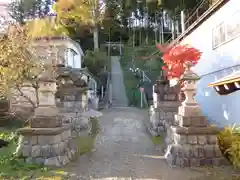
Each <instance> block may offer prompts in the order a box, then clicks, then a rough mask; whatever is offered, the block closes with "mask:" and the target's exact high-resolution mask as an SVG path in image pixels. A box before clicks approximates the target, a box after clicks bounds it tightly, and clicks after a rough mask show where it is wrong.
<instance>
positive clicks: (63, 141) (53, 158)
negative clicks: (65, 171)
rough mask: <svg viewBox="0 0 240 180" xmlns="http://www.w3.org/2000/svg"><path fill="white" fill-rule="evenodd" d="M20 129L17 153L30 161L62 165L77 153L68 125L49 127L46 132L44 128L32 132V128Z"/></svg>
mask: <svg viewBox="0 0 240 180" xmlns="http://www.w3.org/2000/svg"><path fill="white" fill-rule="evenodd" d="M20 131H21V134H22V136H21V137H20V141H19V144H18V148H17V155H18V156H21V157H24V158H26V161H27V162H29V163H36V164H40V165H45V166H57V167H61V166H64V165H66V164H67V163H68V162H69V161H71V160H72V159H73V158H74V157H75V155H76V152H77V147H76V145H75V143H74V139H72V138H71V131H70V129H69V128H68V127H65V128H58V129H56V128H54V129H52V131H51V129H47V130H46V132H44V131H45V130H44V129H41V130H36V131H35V132H32V129H30V128H29V129H24V130H20ZM40 131H41V132H40ZM23 135H24V136H23Z"/></svg>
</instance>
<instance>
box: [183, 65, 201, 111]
mask: <svg viewBox="0 0 240 180" xmlns="http://www.w3.org/2000/svg"><path fill="white" fill-rule="evenodd" d="M185 66H186V71H185V72H184V74H183V75H182V77H181V81H182V82H183V88H182V91H183V93H184V95H185V100H184V101H183V102H182V106H181V112H182V113H183V115H185V113H188V114H189V115H201V109H200V107H199V105H198V103H197V101H196V100H195V99H194V96H195V94H196V82H197V81H198V80H199V79H200V77H199V76H198V75H197V74H196V73H194V72H193V71H192V70H191V67H192V63H190V62H188V63H186V65H185ZM186 109H187V110H186Z"/></svg>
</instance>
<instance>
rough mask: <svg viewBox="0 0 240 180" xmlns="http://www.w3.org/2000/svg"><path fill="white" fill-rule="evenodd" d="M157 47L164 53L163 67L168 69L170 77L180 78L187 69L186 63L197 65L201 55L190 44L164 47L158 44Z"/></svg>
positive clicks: (165, 69) (167, 72)
mask: <svg viewBox="0 0 240 180" xmlns="http://www.w3.org/2000/svg"><path fill="white" fill-rule="evenodd" d="M157 47H158V49H159V50H160V51H161V52H162V53H164V54H163V57H162V59H163V61H164V63H165V66H163V67H162V69H163V70H164V71H166V75H167V77H168V79H173V78H177V79H179V78H180V77H181V76H182V75H183V73H184V71H185V69H186V66H185V65H186V63H187V62H191V63H192V64H193V65H196V64H197V63H198V61H199V59H200V57H201V52H200V51H199V50H197V49H196V48H194V47H192V46H190V45H175V46H165V47H164V46H162V45H160V44H158V45H157Z"/></svg>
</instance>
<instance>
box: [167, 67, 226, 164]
mask: <svg viewBox="0 0 240 180" xmlns="http://www.w3.org/2000/svg"><path fill="white" fill-rule="evenodd" d="M191 66H192V64H191V63H187V64H186V71H185V72H184V74H183V75H182V77H181V81H182V82H183V84H184V87H183V89H182V90H183V92H184V94H185V100H184V101H183V102H182V103H181V106H180V107H179V108H178V113H177V114H175V116H174V121H175V123H174V124H173V125H172V126H170V127H168V129H167V136H166V140H165V142H166V144H167V150H166V154H165V158H166V159H167V162H168V163H169V164H170V165H174V166H206V165H210V166H211V165H223V164H225V163H227V161H226V159H225V158H224V157H223V155H222V153H221V151H220V149H219V146H218V141H217V134H218V133H219V130H218V128H216V127H215V126H211V125H210V124H209V123H208V121H207V119H206V117H205V116H203V114H202V112H201V108H200V106H199V104H198V103H197V101H196V100H195V99H194V96H195V91H196V82H197V80H199V79H200V78H199V76H198V75H197V74H195V73H194V72H193V71H192V70H191Z"/></svg>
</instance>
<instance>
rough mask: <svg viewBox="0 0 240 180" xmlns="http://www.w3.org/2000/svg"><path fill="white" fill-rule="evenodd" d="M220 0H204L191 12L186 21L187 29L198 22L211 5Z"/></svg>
mask: <svg viewBox="0 0 240 180" xmlns="http://www.w3.org/2000/svg"><path fill="white" fill-rule="evenodd" d="M217 1H218V0H203V1H202V2H200V4H199V5H197V7H196V8H195V9H194V10H193V11H192V13H190V14H189V16H188V17H187V20H186V21H185V28H186V29H187V28H188V27H189V26H191V25H192V24H193V23H194V22H196V21H197V20H198V19H199V18H200V17H201V16H202V15H203V14H204V13H205V12H206V11H207V10H208V9H209V8H210V7H212V6H213V5H214V4H215V3H216V2H217Z"/></svg>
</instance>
